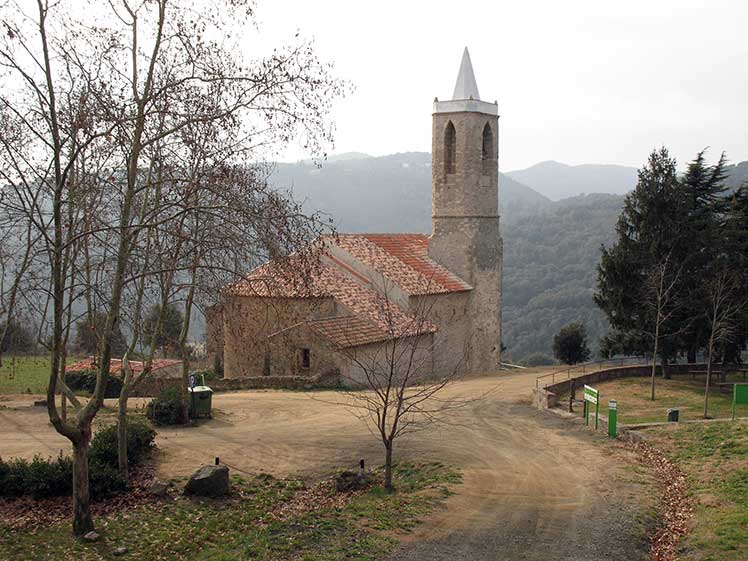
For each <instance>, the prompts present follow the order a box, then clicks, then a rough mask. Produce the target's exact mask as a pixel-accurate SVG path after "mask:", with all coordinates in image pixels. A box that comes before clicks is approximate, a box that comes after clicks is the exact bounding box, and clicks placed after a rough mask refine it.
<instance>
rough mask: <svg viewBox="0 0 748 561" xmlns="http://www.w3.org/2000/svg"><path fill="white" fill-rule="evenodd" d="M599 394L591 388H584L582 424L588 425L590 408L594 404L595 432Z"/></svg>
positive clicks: (586, 386)
mask: <svg viewBox="0 0 748 561" xmlns="http://www.w3.org/2000/svg"><path fill="white" fill-rule="evenodd" d="M599 402H600V392H599V391H597V390H596V389H595V388H593V387H592V386H588V385H586V384H585V386H584V424H585V425H587V426H589V424H590V406H591V405H592V404H593V403H594V404H595V430H597V414H598V409H599V407H600V403H599Z"/></svg>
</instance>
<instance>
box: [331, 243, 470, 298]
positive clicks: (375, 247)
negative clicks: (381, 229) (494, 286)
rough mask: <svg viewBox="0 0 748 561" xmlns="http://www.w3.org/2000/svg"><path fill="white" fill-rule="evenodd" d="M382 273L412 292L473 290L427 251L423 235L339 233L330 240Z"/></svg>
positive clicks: (415, 293) (439, 292)
mask: <svg viewBox="0 0 748 561" xmlns="http://www.w3.org/2000/svg"><path fill="white" fill-rule="evenodd" d="M330 243H331V244H333V245H336V246H338V247H340V248H341V249H343V250H344V251H346V252H348V253H350V254H351V255H353V256H354V257H355V258H356V259H357V260H359V261H361V262H363V263H364V264H366V265H368V266H369V267H371V268H372V269H375V270H376V271H379V272H380V273H382V274H383V275H384V276H385V277H386V278H387V279H389V280H390V281H392V282H394V283H395V284H397V285H398V286H400V287H401V288H402V289H403V290H404V291H405V292H407V293H408V294H411V295H420V294H444V293H449V292H461V291H465V290H471V289H472V287H471V286H470V285H469V284H468V283H466V282H465V281H464V280H462V279H461V278H459V277H458V276H457V275H455V274H454V273H452V272H451V271H449V270H448V269H446V268H445V267H443V266H441V265H439V264H438V263H437V262H436V261H434V260H433V259H431V258H430V257H429V254H428V236H426V235H424V234H340V235H338V236H337V237H336V238H334V239H332V241H331V242H330Z"/></svg>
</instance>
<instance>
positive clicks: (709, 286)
mask: <svg viewBox="0 0 748 561" xmlns="http://www.w3.org/2000/svg"><path fill="white" fill-rule="evenodd" d="M703 290H704V316H703V317H704V320H705V323H706V326H707V330H708V331H707V333H708V339H707V346H706V352H707V363H706V382H705V386H704V418H705V419H707V418H708V417H709V388H710V385H711V378H712V367H713V365H714V355H715V353H717V352H718V350H719V348H720V347H721V346H723V345H724V344H726V343H728V342H729V341H730V340H731V339H732V338H733V337H734V336H735V335H736V334H737V333H738V331H739V329H740V322H741V319H742V317H743V314H744V313H745V311H746V307H748V295H746V293H745V290H744V288H743V287H741V285H740V277H739V275H738V273H737V272H736V271H734V270H731V269H729V268H727V267H723V268H720V269H718V270H717V272H716V273H715V274H714V276H713V277H712V278H710V279H706V280H705V281H704V288H703ZM723 367H724V365H723Z"/></svg>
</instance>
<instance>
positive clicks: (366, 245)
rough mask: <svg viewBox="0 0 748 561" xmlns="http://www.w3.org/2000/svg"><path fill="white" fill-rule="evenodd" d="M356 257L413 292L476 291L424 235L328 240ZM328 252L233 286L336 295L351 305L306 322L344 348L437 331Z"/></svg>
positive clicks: (256, 292)
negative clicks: (431, 250) (439, 258)
mask: <svg viewBox="0 0 748 561" xmlns="http://www.w3.org/2000/svg"><path fill="white" fill-rule="evenodd" d="M325 243H326V245H327V246H328V247H329V246H335V247H337V248H339V249H341V250H343V251H344V252H346V253H348V254H350V255H351V256H353V257H354V258H355V260H356V261H358V262H360V263H361V264H363V265H364V266H366V267H370V268H372V269H374V270H375V271H377V272H378V273H380V274H382V276H384V277H385V278H386V279H387V280H389V281H391V282H393V283H395V284H397V285H398V286H399V287H400V288H401V289H402V290H403V291H404V292H406V293H407V294H410V295H424V294H447V293H451V292H462V291H466V290H471V287H470V285H468V284H467V283H465V282H464V281H463V280H462V279H460V278H459V277H457V276H456V275H454V274H453V273H451V272H450V271H448V270H447V269H446V268H444V267H442V266H441V265H439V264H438V263H436V262H435V261H433V260H432V259H430V258H429V256H428V237H427V236H425V235H423V234H342V235H338V236H334V237H333V236H331V237H329V239H325ZM331 253H332V251H331V250H330V251H329V252H327V256H328V259H310V260H308V262H307V260H305V259H303V258H302V257H301V256H299V255H294V256H291V257H288V258H286V259H282V260H275V261H271V262H269V263H266V264H265V265H262V266H260V267H258V268H256V269H254V270H253V271H252V272H251V273H250V274H249V275H247V277H245V278H244V279H243V280H242V281H240V282H237V283H234V284H232V285H229V286H228V287H227V288H226V290H227V293H229V294H233V295H237V296H259V297H275V298H334V299H335V301H336V302H338V303H339V304H341V305H342V306H343V307H344V308H345V310H343V312H342V313H341V314H340V315H339V316H336V317H331V318H324V319H317V320H311V321H309V322H305V323H306V324H308V325H309V326H310V327H311V328H312V329H313V330H314V331H316V332H317V333H319V334H320V335H322V336H324V337H326V338H327V339H329V340H331V341H332V342H333V343H335V344H336V345H338V346H341V347H352V346H357V345H364V344H369V343H375V342H381V341H386V340H388V339H392V338H393V337H401V336H411V335H419V334H424V333H433V332H435V331H436V330H437V328H436V326H435V325H433V324H432V323H430V322H429V321H427V319H426V318H423V317H420V318H419V317H416V316H414V315H413V314H411V313H410V312H409V311H407V310H404V309H403V308H401V307H400V306H398V305H397V304H396V303H395V302H394V301H393V299H387V298H386V297H385V295H383V294H381V293H380V292H379V291H377V290H376V287H374V286H373V285H372V283H371V281H370V280H369V279H367V278H366V277H365V276H364V275H363V274H361V273H359V272H357V271H356V270H354V269H353V268H352V267H349V266H347V265H346V264H345V263H342V262H341V261H339V260H338V259H335V258H334V257H332V255H330V254H331Z"/></svg>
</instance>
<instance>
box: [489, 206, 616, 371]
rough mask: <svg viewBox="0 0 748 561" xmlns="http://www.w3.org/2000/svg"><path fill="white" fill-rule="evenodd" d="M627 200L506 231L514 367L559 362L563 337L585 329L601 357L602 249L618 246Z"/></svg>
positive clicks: (506, 299) (507, 313) (550, 215)
mask: <svg viewBox="0 0 748 561" xmlns="http://www.w3.org/2000/svg"><path fill="white" fill-rule="evenodd" d="M622 205H623V197H622V196H619V195H604V194H597V195H586V196H579V197H573V198H570V199H564V200H562V201H559V202H557V203H554V204H553V205H552V206H551V207H549V208H548V209H547V210H546V211H545V212H542V213H538V214H533V215H526V216H523V217H520V218H519V219H518V220H516V221H512V222H510V223H509V224H508V225H507V227H506V228H504V233H503V235H504V290H503V304H504V344H505V345H506V347H507V350H506V354H505V356H506V358H507V359H508V360H516V361H527V360H528V359H529V360H530V362H534V363H543V362H551V361H552V359H551V357H552V351H551V344H552V340H553V336H554V335H555V334H556V333H558V331H559V329H560V328H561V327H562V326H564V325H565V324H567V323H569V322H571V321H581V322H582V323H584V325H585V326H586V327H587V333H588V336H589V339H590V342H591V346H592V349H593V351H595V350H596V348H597V341H598V339H599V338H600V337H601V336H602V335H604V334H605V333H606V332H607V330H608V326H607V322H606V321H605V318H604V317H603V315H602V313H601V312H600V311H599V310H598V309H597V307H596V306H595V304H594V303H593V301H592V294H593V291H594V287H595V282H596V278H597V277H596V266H597V263H598V261H599V260H600V246H601V244H603V243H605V244H609V243H610V242H611V241H612V240H613V232H614V226H615V221H616V219H617V217H618V214H619V213H620V211H621V207H622Z"/></svg>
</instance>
